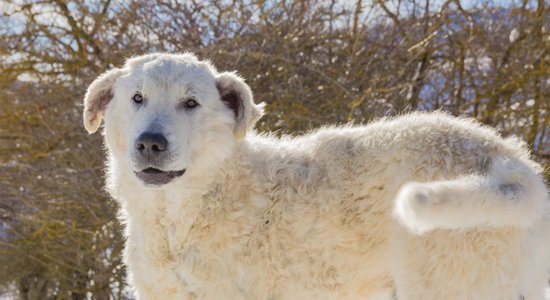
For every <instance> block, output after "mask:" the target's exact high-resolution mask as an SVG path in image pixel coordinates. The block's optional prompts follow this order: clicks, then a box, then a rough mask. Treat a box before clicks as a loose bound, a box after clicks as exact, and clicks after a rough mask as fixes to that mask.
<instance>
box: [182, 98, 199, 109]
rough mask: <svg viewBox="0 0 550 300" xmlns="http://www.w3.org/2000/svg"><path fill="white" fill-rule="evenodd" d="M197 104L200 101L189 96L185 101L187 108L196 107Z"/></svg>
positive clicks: (184, 104)
mask: <svg viewBox="0 0 550 300" xmlns="http://www.w3.org/2000/svg"><path fill="white" fill-rule="evenodd" d="M197 106H199V103H198V102H197V100H195V99H193V98H189V99H187V100H185V102H183V107H185V108H195V107H197Z"/></svg>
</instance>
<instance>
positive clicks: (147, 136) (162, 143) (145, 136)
mask: <svg viewBox="0 0 550 300" xmlns="http://www.w3.org/2000/svg"><path fill="white" fill-rule="evenodd" d="M167 147H168V141H167V140H166V138H165V137H164V135H162V134H160V133H152V132H144V133H142V134H141V135H140V136H139V137H138V138H137V140H136V149H137V150H138V151H139V152H140V153H141V154H143V155H149V156H150V157H151V156H155V155H158V154H160V153H161V152H163V151H165V150H166V148H167Z"/></svg>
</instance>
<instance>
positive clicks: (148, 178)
mask: <svg viewBox="0 0 550 300" xmlns="http://www.w3.org/2000/svg"><path fill="white" fill-rule="evenodd" d="M184 173H185V169H183V170H179V171H162V170H159V169H155V168H147V169H144V170H141V171H139V172H135V174H136V176H137V178H139V179H140V180H141V181H143V182H144V183H145V184H148V185H163V184H167V183H169V182H170V181H172V180H173V179H174V178H176V177H179V176H181V175H183V174H184Z"/></svg>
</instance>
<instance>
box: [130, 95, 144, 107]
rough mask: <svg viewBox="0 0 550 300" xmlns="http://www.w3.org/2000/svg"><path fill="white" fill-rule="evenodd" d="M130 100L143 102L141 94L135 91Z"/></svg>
mask: <svg viewBox="0 0 550 300" xmlns="http://www.w3.org/2000/svg"><path fill="white" fill-rule="evenodd" d="M132 101H134V102H135V103H138V104H141V103H142V102H143V96H142V95H141V94H140V93H137V94H135V95H134V97H132Z"/></svg>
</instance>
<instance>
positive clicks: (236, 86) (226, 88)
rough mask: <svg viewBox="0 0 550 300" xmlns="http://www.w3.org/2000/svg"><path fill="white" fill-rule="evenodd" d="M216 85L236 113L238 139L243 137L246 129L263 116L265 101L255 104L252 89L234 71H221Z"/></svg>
mask: <svg viewBox="0 0 550 300" xmlns="http://www.w3.org/2000/svg"><path fill="white" fill-rule="evenodd" d="M216 86H217V87H218V91H219V92H220V97H221V100H222V101H223V102H224V103H225V105H227V107H228V108H229V109H231V110H232V111H233V113H234V114H235V121H236V123H235V129H234V131H233V132H234V134H235V137H236V138H237V139H242V138H243V137H244V136H245V135H246V131H247V130H250V129H252V128H253V127H254V125H255V124H256V122H257V121H258V120H259V119H260V118H261V117H262V115H263V111H264V106H265V104H264V103H260V104H255V103H254V99H253V97H252V90H251V89H250V87H249V86H248V84H246V83H245V82H244V80H243V79H242V78H241V77H240V76H239V75H237V74H236V73H234V72H223V73H220V74H219V75H218V77H217V79H216Z"/></svg>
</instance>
